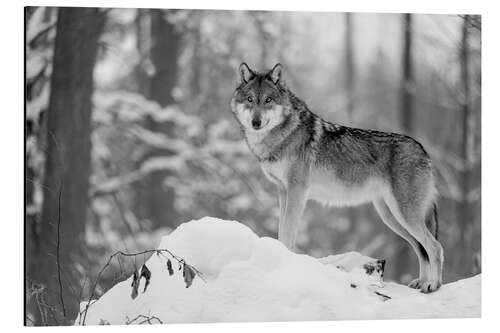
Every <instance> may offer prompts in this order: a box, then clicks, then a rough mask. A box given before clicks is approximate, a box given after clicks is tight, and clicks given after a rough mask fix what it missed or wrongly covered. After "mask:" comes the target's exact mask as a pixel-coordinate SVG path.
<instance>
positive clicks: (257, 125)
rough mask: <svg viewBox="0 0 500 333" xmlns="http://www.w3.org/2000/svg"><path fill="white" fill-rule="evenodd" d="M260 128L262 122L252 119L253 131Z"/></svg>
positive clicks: (258, 119)
mask: <svg viewBox="0 0 500 333" xmlns="http://www.w3.org/2000/svg"><path fill="white" fill-rule="evenodd" d="M261 126H262V120H261V119H260V118H253V119H252V127H253V129H256V130H258V129H259V128H260V127H261Z"/></svg>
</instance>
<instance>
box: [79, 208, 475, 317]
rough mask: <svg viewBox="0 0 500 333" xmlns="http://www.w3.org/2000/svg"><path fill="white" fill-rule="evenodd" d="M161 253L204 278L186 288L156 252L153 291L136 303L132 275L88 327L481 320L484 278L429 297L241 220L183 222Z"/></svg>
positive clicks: (104, 300) (91, 313)
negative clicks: (146, 321) (146, 320)
mask: <svg viewBox="0 0 500 333" xmlns="http://www.w3.org/2000/svg"><path fill="white" fill-rule="evenodd" d="M158 248H161V249H169V250H170V251H171V252H173V253H174V254H175V255H177V256H179V257H182V258H183V259H185V261H186V263H188V264H189V265H191V266H193V267H195V268H196V269H198V270H199V271H200V272H202V273H203V277H204V280H205V281H203V280H202V279H200V278H199V277H198V276H197V277H195V279H194V281H193V284H192V285H191V286H190V287H189V288H186V285H185V283H184V280H183V276H182V271H178V270H177V266H178V265H177V263H175V262H174V265H173V266H174V271H175V272H174V275H173V276H169V273H168V270H167V267H166V259H165V258H164V257H162V256H156V255H153V256H152V257H151V258H150V259H149V260H148V261H147V263H146V265H147V267H148V268H149V269H150V271H151V273H152V276H151V283H150V285H149V286H148V289H147V290H146V292H144V293H142V290H143V287H144V283H145V282H144V280H141V282H140V286H139V295H138V297H137V298H135V299H132V298H131V296H130V295H131V284H132V277H131V278H129V279H128V280H127V281H124V282H121V283H119V284H117V285H115V286H114V287H113V288H111V289H110V290H109V291H108V292H106V293H105V294H104V295H103V296H102V297H101V298H100V299H99V300H97V301H95V302H94V303H92V304H91V306H90V307H89V309H88V312H87V316H86V319H85V324H99V323H110V324H124V323H127V322H130V321H131V319H132V318H137V317H138V316H141V315H142V316H146V317H156V318H158V319H159V320H157V321H156V322H160V321H161V322H163V323H195V322H239V321H244V322H248V321H301V320H340V319H382V318H436V317H441V318H442V317H479V316H480V294H481V293H480V288H481V280H480V276H476V277H473V278H469V279H466V280H461V281H458V282H455V283H451V284H448V285H445V286H443V287H442V288H441V289H440V290H439V291H437V292H435V293H433V294H430V295H424V294H422V293H420V292H419V291H417V290H413V289H410V288H407V287H406V286H402V285H398V284H395V283H385V284H382V283H375V282H376V281H374V278H373V277H372V276H368V275H366V274H363V273H362V270H352V271H350V272H348V271H345V270H341V269H338V268H337V267H336V266H335V265H332V264H329V261H331V260H323V261H324V262H320V261H318V260H317V259H316V258H313V257H310V256H307V255H300V254H295V253H292V252H290V251H289V250H288V249H287V248H286V247H285V246H283V245H282V244H281V243H280V242H279V241H277V240H275V239H271V238H267V237H262V238H259V237H258V236H257V235H255V234H254V233H253V232H252V231H251V230H250V229H249V228H248V227H246V226H245V225H243V224H241V223H239V222H236V221H224V220H219V219H216V218H211V217H205V218H202V219H200V220H196V221H191V222H187V223H184V224H182V225H180V226H179V227H178V228H177V229H176V230H174V231H173V232H172V233H171V234H170V235H168V236H165V237H163V239H162V241H161V244H160V246H159V247H158ZM379 282H380V281H379ZM380 294H383V295H386V296H388V297H390V298H387V297H381V296H380ZM85 307H86V303H82V304H81V309H82V310H83V309H85ZM75 323H76V324H78V323H81V319H80V318H77V319H76V321H75ZM135 323H137V322H135ZM153 323H155V322H154V321H153Z"/></svg>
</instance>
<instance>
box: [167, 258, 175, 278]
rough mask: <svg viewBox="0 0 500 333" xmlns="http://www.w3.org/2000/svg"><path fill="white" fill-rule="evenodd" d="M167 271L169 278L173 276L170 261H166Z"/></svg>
mask: <svg viewBox="0 0 500 333" xmlns="http://www.w3.org/2000/svg"><path fill="white" fill-rule="evenodd" d="M167 269H168V274H169V275H170V276H172V275H174V269H173V268H172V262H171V261H170V259H168V260H167Z"/></svg>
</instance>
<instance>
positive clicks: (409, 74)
mask: <svg viewBox="0 0 500 333" xmlns="http://www.w3.org/2000/svg"><path fill="white" fill-rule="evenodd" d="M412 48H413V37H412V17H411V14H404V16H403V59H402V60H403V82H402V84H401V125H402V129H403V131H404V132H406V133H407V134H412V132H413V130H414V122H413V110H414V102H413V93H414V89H415V81H414V80H415V79H414V75H413V50H412Z"/></svg>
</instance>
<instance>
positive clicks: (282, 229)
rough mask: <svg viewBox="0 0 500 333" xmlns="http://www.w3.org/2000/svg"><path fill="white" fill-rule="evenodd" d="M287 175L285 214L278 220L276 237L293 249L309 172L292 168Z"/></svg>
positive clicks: (304, 201)
mask: <svg viewBox="0 0 500 333" xmlns="http://www.w3.org/2000/svg"><path fill="white" fill-rule="evenodd" d="M294 171H295V172H296V174H294V173H291V174H290V175H289V181H288V184H287V187H286V192H285V198H286V206H285V209H284V213H285V216H284V218H282V219H281V220H280V224H279V231H278V239H279V240H280V241H281V242H282V243H283V244H285V246H286V247H288V248H289V249H290V250H292V251H293V250H295V241H296V239H297V233H298V231H299V227H300V220H301V219H302V213H303V212H304V208H305V206H306V202H307V195H308V187H309V172H308V169H307V168H304V167H303V168H299V169H295V170H294Z"/></svg>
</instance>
